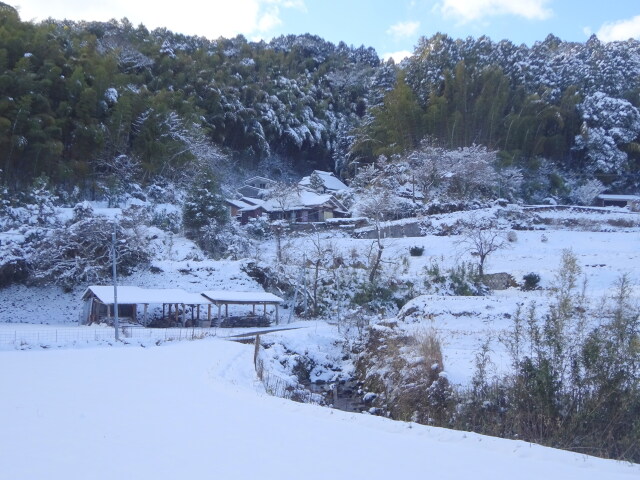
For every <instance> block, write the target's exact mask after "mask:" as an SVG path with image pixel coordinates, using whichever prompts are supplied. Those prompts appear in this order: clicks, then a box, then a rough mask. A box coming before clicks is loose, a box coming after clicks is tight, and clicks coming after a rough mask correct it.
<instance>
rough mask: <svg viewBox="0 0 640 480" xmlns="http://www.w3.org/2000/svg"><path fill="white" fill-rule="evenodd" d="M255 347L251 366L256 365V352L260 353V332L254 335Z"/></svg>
mask: <svg viewBox="0 0 640 480" xmlns="http://www.w3.org/2000/svg"><path fill="white" fill-rule="evenodd" d="M255 342H256V343H255V348H254V349H253V366H254V368H255V367H256V366H257V365H258V353H260V334H257V335H256V340H255Z"/></svg>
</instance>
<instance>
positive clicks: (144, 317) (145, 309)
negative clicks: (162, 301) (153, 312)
mask: <svg viewBox="0 0 640 480" xmlns="http://www.w3.org/2000/svg"><path fill="white" fill-rule="evenodd" d="M163 307H164V305H163ZM148 308H149V304H148V303H145V304H144V314H143V315H144V316H143V319H142V323H143V324H144V326H145V327H146V326H147V309H148Z"/></svg>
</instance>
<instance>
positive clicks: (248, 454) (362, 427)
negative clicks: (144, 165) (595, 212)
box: [0, 339, 640, 480]
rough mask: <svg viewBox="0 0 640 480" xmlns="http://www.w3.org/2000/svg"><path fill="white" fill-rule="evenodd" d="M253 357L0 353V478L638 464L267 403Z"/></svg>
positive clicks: (384, 473)
mask: <svg viewBox="0 0 640 480" xmlns="http://www.w3.org/2000/svg"><path fill="white" fill-rule="evenodd" d="M252 353H253V350H252V347H251V346H245V345H240V344H236V343H231V342H227V341H223V340H216V339H212V340H202V341H198V342H183V343H179V344H174V345H168V346H161V347H153V348H137V347H128V348H100V347H96V348H93V349H68V350H55V351H28V352H20V351H10V352H0V363H1V364H2V368H1V369H0V385H2V386H3V393H2V395H1V396H0V407H1V408H0V425H2V435H1V436H0V465H1V469H0V477H2V478H7V479H43V478H46V479H51V480H56V479H61V480H62V479H64V480H68V479H81V478H82V479H85V478H92V479H115V478H118V479H141V478H150V479H158V480H159V479H175V478H190V479H197V478H219V479H235V478H238V479H247V478H259V479H261V480H269V479H278V480H280V479H282V478H292V477H298V476H300V477H302V478H305V479H326V478H353V479H388V478H402V479H411V478H439V479H454V478H455V479H460V478H473V479H474V480H481V479H492V480H493V479H511V478H518V479H522V480H524V479H539V478H548V479H555V478H558V479H560V478H562V479H565V478H575V479H578V478H579V479H582V480H588V479H594V480H595V479H598V480H601V479H607V480H615V479H632V478H634V479H635V478H639V476H640V466H638V465H629V464H624V463H620V462H615V461H608V460H601V459H596V458H592V457H586V456H582V455H578V454H575V453H568V452H563V451H559V450H553V449H549V448H543V447H539V446H535V445H530V444H527V443H524V442H518V441H509V440H501V439H495V438H490V437H483V436H480V435H476V434H470V433H464V432H456V431H449V430H444V429H438V428H431V427H425V426H419V425H415V424H407V423H402V422H393V421H390V420H386V419H383V418H379V417H372V416H367V415H358V414H348V413H344V412H340V411H336V410H330V409H327V408H322V407H317V406H313V405H305V404H297V403H292V402H289V401H286V400H282V399H279V398H274V397H269V396H267V395H266V394H265V393H264V392H263V391H262V388H261V386H260V385H259V384H258V383H256V381H255V375H254V372H253V367H252Z"/></svg>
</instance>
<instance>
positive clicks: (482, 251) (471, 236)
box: [456, 217, 509, 277]
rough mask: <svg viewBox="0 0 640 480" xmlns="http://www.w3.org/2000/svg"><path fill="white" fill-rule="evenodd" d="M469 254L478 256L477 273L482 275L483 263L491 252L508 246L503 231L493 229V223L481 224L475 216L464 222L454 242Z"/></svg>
mask: <svg viewBox="0 0 640 480" xmlns="http://www.w3.org/2000/svg"><path fill="white" fill-rule="evenodd" d="M456 243H457V244H458V245H459V246H461V247H463V248H464V249H466V250H467V251H468V252H469V253H470V254H471V255H473V256H476V257H478V274H479V275H480V277H482V276H484V264H485V262H486V260H487V257H488V256H489V255H491V254H492V253H494V252H496V251H498V250H501V249H503V248H507V247H509V242H508V240H507V239H506V237H505V235H504V232H501V231H498V230H496V229H495V225H493V224H491V223H489V224H486V223H485V224H483V223H482V222H480V221H478V220H477V219H476V218H473V217H472V219H471V220H470V221H468V222H465V230H464V232H463V233H462V237H461V238H460V239H459V240H458V241H457V242H456Z"/></svg>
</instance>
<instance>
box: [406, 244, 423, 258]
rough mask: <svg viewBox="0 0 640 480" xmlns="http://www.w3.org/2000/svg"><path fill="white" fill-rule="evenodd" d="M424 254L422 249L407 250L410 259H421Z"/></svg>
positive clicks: (411, 248)
mask: <svg viewBox="0 0 640 480" xmlns="http://www.w3.org/2000/svg"><path fill="white" fill-rule="evenodd" d="M423 253H424V247H419V246H413V247H410V248H409V255H411V256H412V257H421V256H422V254H423Z"/></svg>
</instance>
